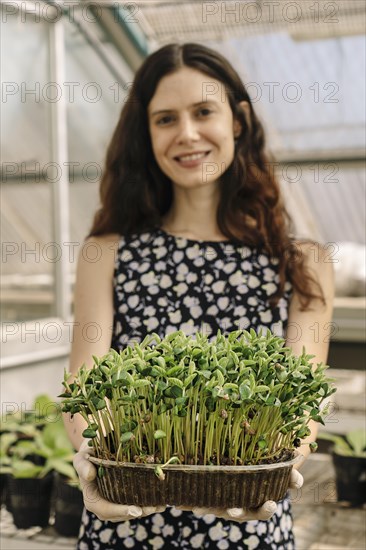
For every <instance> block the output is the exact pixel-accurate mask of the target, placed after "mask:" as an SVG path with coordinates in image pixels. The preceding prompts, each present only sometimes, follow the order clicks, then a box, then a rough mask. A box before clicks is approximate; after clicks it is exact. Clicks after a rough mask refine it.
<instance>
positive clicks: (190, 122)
mask: <svg viewBox="0 0 366 550" xmlns="http://www.w3.org/2000/svg"><path fill="white" fill-rule="evenodd" d="M148 118H149V129H150V136H151V142H152V148H153V152H154V155H155V158H156V161H157V163H158V165H159V167H160V169H161V170H162V171H163V172H164V174H165V175H166V176H168V177H169V178H170V179H171V180H172V182H173V183H175V184H176V185H178V186H181V187H183V188H195V187H199V186H204V185H209V184H210V183H212V182H214V181H217V180H218V178H219V177H220V176H221V175H222V174H223V172H225V170H226V169H227V168H228V167H229V165H230V164H231V162H232V161H233V158H234V134H235V135H237V134H238V133H240V124H239V123H238V122H237V121H234V119H233V113H232V110H231V107H230V103H229V100H228V98H227V95H226V92H225V87H224V85H223V84H222V83H221V82H220V81H218V80H215V79H213V78H211V77H209V76H207V75H205V74H204V73H201V72H199V71H198V70H195V69H191V68H189V67H183V68H182V69H179V70H178V71H177V72H175V73H172V74H170V75H167V76H165V77H163V78H162V79H161V80H160V82H159V84H158V86H157V89H156V91H155V94H154V96H153V97H152V99H151V101H150V104H149V106H148Z"/></svg>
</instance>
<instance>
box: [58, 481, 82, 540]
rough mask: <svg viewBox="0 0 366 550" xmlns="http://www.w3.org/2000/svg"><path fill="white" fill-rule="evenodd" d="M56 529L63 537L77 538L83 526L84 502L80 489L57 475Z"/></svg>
mask: <svg viewBox="0 0 366 550" xmlns="http://www.w3.org/2000/svg"><path fill="white" fill-rule="evenodd" d="M55 499H56V500H55V525H54V527H55V529H56V531H57V532H58V534H59V535H62V536H63V537H76V536H77V535H78V533H79V529H80V524H81V514H82V512H83V507H84V502H83V494H82V492H81V491H80V489H79V488H78V487H77V486H75V485H73V484H70V483H68V482H67V479H66V478H65V477H64V476H61V475H59V474H57V473H56V474H55Z"/></svg>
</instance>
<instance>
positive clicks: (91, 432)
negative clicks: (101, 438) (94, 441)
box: [81, 428, 98, 439]
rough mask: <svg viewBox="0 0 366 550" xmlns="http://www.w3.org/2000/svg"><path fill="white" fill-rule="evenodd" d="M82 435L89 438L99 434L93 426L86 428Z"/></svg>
mask: <svg viewBox="0 0 366 550" xmlns="http://www.w3.org/2000/svg"><path fill="white" fill-rule="evenodd" d="M81 435H82V436H83V437H86V438H88V439H89V438H93V437H97V435H98V434H97V432H96V431H95V430H93V429H92V428H86V429H85V430H84V431H83V433H82V434H81Z"/></svg>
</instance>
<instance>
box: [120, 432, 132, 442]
mask: <svg viewBox="0 0 366 550" xmlns="http://www.w3.org/2000/svg"><path fill="white" fill-rule="evenodd" d="M133 439H135V436H134V435H133V433H132V432H125V433H123V434H122V435H121V441H122V443H128V442H129V441H132V440H133Z"/></svg>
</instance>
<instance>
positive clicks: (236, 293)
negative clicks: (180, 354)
mask: <svg viewBox="0 0 366 550" xmlns="http://www.w3.org/2000/svg"><path fill="white" fill-rule="evenodd" d="M278 283H279V277H278V259H277V258H271V257H269V256H268V255H267V254H266V253H265V252H263V250H257V249H256V248H251V247H249V246H243V245H237V244H234V243H229V242H227V241H226V242H210V243H208V242H200V241H193V240H189V239H183V238H181V237H174V236H173V235H168V234H167V233H165V232H164V231H162V230H160V229H157V230H155V231H151V232H145V233H142V234H140V235H135V236H132V237H130V238H129V239H127V238H125V237H122V238H121V240H120V243H119V247H118V253H117V256H116V264H115V272H114V278H113V288H114V320H113V332H112V347H113V348H114V349H116V350H118V349H120V348H122V347H125V346H126V345H128V344H129V343H133V342H141V341H142V340H143V339H144V337H145V336H146V334H147V333H148V332H151V331H154V332H156V333H157V334H159V336H161V337H162V336H164V335H165V334H170V333H171V332H174V331H176V330H183V331H184V332H185V333H186V334H190V335H194V334H195V333H196V332H197V331H202V332H203V333H204V334H206V335H207V337H208V338H211V337H213V336H215V335H216V333H217V330H218V329H220V330H221V331H222V332H223V333H225V332H229V331H231V330H235V329H237V328H240V329H248V328H250V327H253V328H254V329H255V330H256V331H258V330H259V329H260V328H262V329H264V330H266V329H267V328H270V329H271V330H273V331H274V332H275V333H276V334H277V335H279V336H283V335H284V331H285V329H286V326H287V319H288V303H289V299H290V297H291V293H292V285H291V283H290V282H289V281H287V282H286V283H285V293H284V295H283V297H282V298H281V299H280V300H279V302H278V304H277V306H276V307H275V308H273V309H271V308H270V305H269V302H268V299H269V297H270V296H271V295H272V294H274V293H275V292H276V291H277V289H278ZM124 548H136V549H138V550H159V549H160V548H162V549H167V550H168V549H170V548H172V549H173V548H179V549H187V550H191V549H194V548H198V549H208V550H214V549H217V548H218V549H220V550H226V549H228V550H250V549H253V550H279V549H280V548H284V549H286V550H292V549H293V548H295V545H294V539H293V533H292V516H291V511H290V503H289V501H288V500H286V499H285V500H284V501H283V502H282V503H279V504H278V509H277V512H276V513H275V514H274V516H273V517H272V518H271V519H270V520H269V521H249V522H244V523H236V522H230V521H226V520H222V519H220V518H216V517H215V516H214V515H213V514H206V515H205V516H203V517H196V516H195V515H194V514H193V513H192V512H183V511H182V510H177V509H176V508H174V507H171V506H168V508H167V509H166V511H165V512H163V513H159V514H153V515H150V516H146V517H144V518H139V519H137V520H133V521H125V522H121V523H111V522H104V521H100V520H99V519H98V518H97V517H96V516H94V514H91V513H90V512H86V511H84V513H83V516H82V526H81V529H80V534H79V541H78V546H77V550H89V549H92V550H113V549H115V550H122V549H124Z"/></svg>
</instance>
